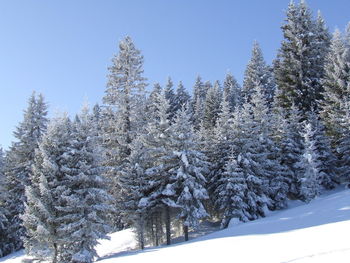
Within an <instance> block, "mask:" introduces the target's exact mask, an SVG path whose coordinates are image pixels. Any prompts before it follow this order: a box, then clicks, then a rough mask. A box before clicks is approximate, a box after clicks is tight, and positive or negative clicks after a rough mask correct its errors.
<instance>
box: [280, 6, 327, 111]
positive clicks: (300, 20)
mask: <svg viewBox="0 0 350 263" xmlns="http://www.w3.org/2000/svg"><path fill="white" fill-rule="evenodd" d="M286 13H287V14H286V15H287V17H286V19H285V24H284V25H283V26H282V31H283V36H284V39H283V41H282V45H281V48H280V50H279V54H278V57H277V62H276V64H275V66H276V67H275V69H274V72H275V76H276V84H277V86H278V91H277V97H276V98H277V100H278V103H279V105H280V106H282V107H287V108H290V107H291V106H292V105H293V104H295V105H296V106H297V107H298V108H299V109H300V110H301V112H302V114H304V113H307V112H308V111H309V110H310V109H313V108H317V107H318V100H320V99H322V85H321V80H322V77H323V64H324V61H325V56H326V55H327V51H328V47H329V37H327V29H326V28H325V27H324V25H323V24H322V19H321V18H320V17H319V18H318V19H317V20H315V19H314V18H313V17H312V14H311V11H310V9H309V8H308V6H307V4H306V2H305V1H301V2H300V4H295V3H294V2H293V1H292V2H291V3H290V4H289V6H288V9H287V12H286Z"/></svg>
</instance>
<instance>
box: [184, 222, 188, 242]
mask: <svg viewBox="0 0 350 263" xmlns="http://www.w3.org/2000/svg"><path fill="white" fill-rule="evenodd" d="M184 234H185V241H188V226H185V225H184Z"/></svg>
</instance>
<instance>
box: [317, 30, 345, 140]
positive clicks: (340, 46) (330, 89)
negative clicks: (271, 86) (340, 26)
mask: <svg viewBox="0 0 350 263" xmlns="http://www.w3.org/2000/svg"><path fill="white" fill-rule="evenodd" d="M349 47H350V46H349V40H348V39H346V38H345V37H344V36H343V35H342V34H341V32H340V31H339V30H337V31H335V33H334V34H333V38H332V42H331V47H330V52H329V54H328V56H327V57H326V62H325V68H324V71H325V74H324V77H323V88H324V93H323V96H324V101H323V102H322V103H321V107H322V110H321V113H320V114H321V117H322V119H323V121H324V123H325V126H326V131H327V135H329V136H330V138H331V140H332V144H333V145H337V144H338V142H339V139H340V138H341V137H342V134H343V132H344V128H345V130H346V129H347V127H344V126H343V124H342V123H343V120H344V119H346V117H347V111H346V103H347V102H348V100H349V97H350V93H349V92H350V91H349V85H350V49H349Z"/></svg>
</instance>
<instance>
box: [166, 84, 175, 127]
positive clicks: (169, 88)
mask: <svg viewBox="0 0 350 263" xmlns="http://www.w3.org/2000/svg"><path fill="white" fill-rule="evenodd" d="M164 92H165V98H166V99H167V100H168V102H169V109H168V114H169V120H170V121H172V120H173V119H174V117H175V114H176V110H177V108H176V94H175V92H174V83H173V81H172V80H171V78H170V77H168V81H167V84H166V85H165V89H164Z"/></svg>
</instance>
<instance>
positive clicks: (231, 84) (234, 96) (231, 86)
mask: <svg viewBox="0 0 350 263" xmlns="http://www.w3.org/2000/svg"><path fill="white" fill-rule="evenodd" d="M223 99H224V100H226V101H228V103H229V106H230V111H231V112H233V111H234V110H235V108H236V107H238V106H240V105H241V104H242V95H241V86H240V85H239V84H238V82H237V80H236V79H235V78H234V77H233V75H232V74H231V73H227V74H226V77H225V81H224V89H223Z"/></svg>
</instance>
